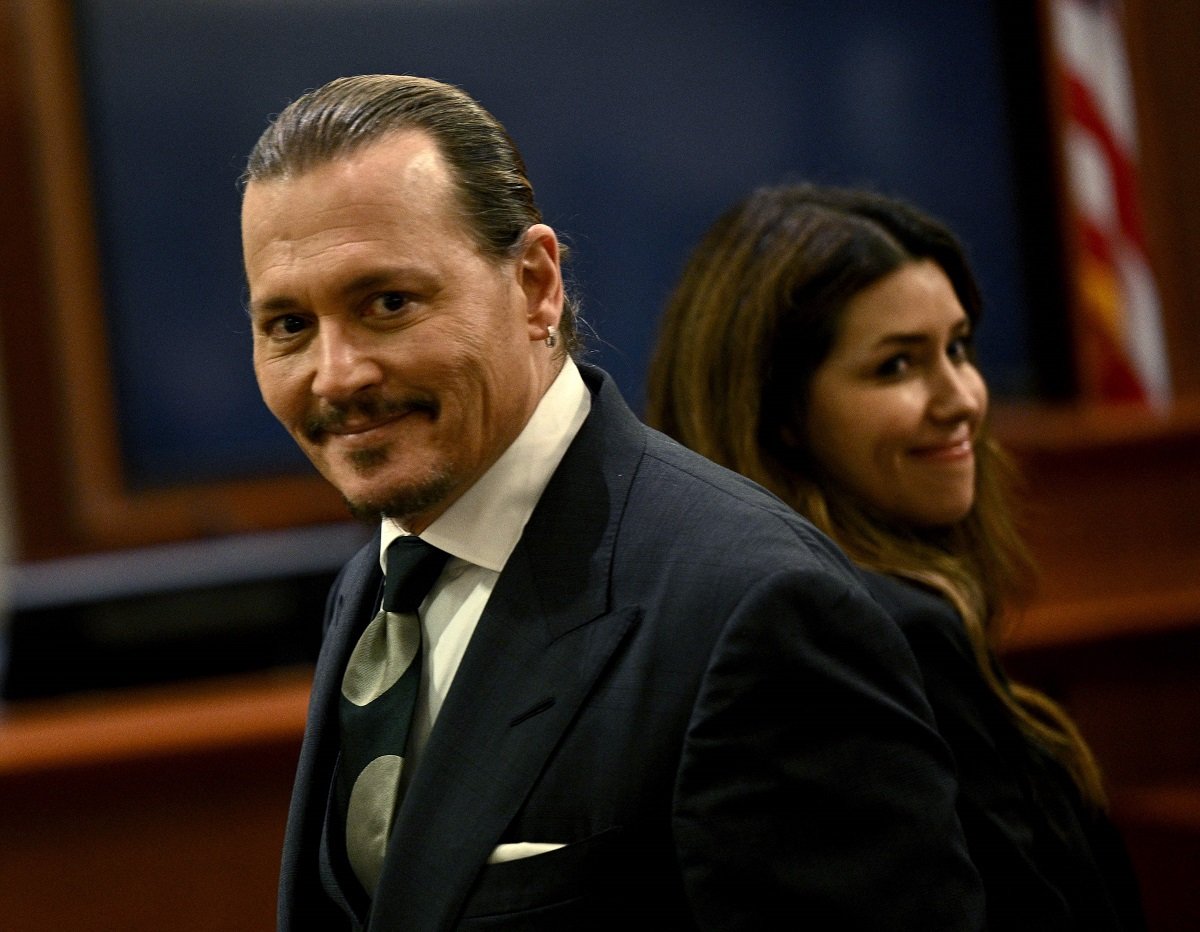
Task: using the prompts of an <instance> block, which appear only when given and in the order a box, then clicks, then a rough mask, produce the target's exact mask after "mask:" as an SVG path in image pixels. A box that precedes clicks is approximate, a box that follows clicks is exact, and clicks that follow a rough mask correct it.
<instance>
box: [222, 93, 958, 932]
mask: <svg viewBox="0 0 1200 932" xmlns="http://www.w3.org/2000/svg"><path fill="white" fill-rule="evenodd" d="M243 245H244V252H245V263H246V274H247V278H248V282H249V288H250V306H249V311H250V315H251V319H252V321H253V330H254V365H255V370H256V373H257V376H258V380H259V384H260V387H261V389H262V394H263V398H264V399H265V401H266V403H267V405H268V406H269V407H270V409H271V411H272V412H273V413H274V414H275V415H276V416H277V417H278V418H279V420H280V421H281V422H282V424H283V425H284V426H285V427H286V428H287V429H288V430H289V431H290V432H291V434H292V436H293V437H294V438H295V440H296V442H297V443H298V444H299V445H300V447H301V448H302V449H303V450H304V451H305V452H306V453H307V454H308V456H309V457H310V458H311V459H312V461H313V463H314V464H315V465H316V466H317V468H318V469H319V470H320V471H321V472H322V474H323V475H324V476H325V477H326V478H327V479H328V480H329V481H330V482H331V483H332V484H333V485H334V486H336V487H337V488H338V489H339V490H340V491H341V493H342V494H343V496H344V497H345V499H346V501H347V503H348V506H349V508H350V509H351V511H352V512H353V513H355V514H356V515H359V516H360V517H364V518H366V519H368V520H372V521H377V522H378V523H379V535H378V537H377V539H376V540H375V541H373V542H372V543H371V544H370V545H369V546H368V547H367V548H365V549H364V550H363V551H362V552H361V553H360V554H359V555H357V556H356V557H355V558H354V559H353V560H351V562H350V563H349V564H348V565H347V566H346V568H345V569H344V570H343V572H342V574H341V576H340V577H339V579H338V581H337V583H336V584H335V587H334V590H333V592H332V593H331V596H330V599H329V610H328V616H327V619H326V633H325V640H324V644H323V647H322V651H321V656H320V659H319V661H318V665H317V670H316V674H315V678H314V686H313V694H312V699H311V706H310V713H309V721H308V727H307V730H306V734H305V739H304V746H303V749H302V752H301V761H300V767H299V770H298V774H297V778H296V785H295V790H294V794H293V800H292V807H291V812H290V814H289V821H288V828H287V836H286V840H285V850H284V861H283V870H282V877H281V886H280V904H279V909H280V913H279V923H280V928H282V929H322V930H325V929H361V928H370V929H405V930H421V929H430V930H432V929H447V928H459V927H476V926H483V925H487V926H488V927H489V928H522V929H572V930H574V929H585V928H600V927H604V928H631V927H646V928H656V929H657V928H672V929H676V928H706V929H734V928H739V929H742V928H744V929H759V928H771V927H776V926H780V925H785V924H787V925H796V926H803V927H806V928H839V929H850V928H854V929H864V928H878V929H889V930H903V929H921V930H927V929H939V930H953V929H965V928H976V927H978V925H979V922H980V918H979V917H980V915H981V904H980V902H979V900H980V892H979V882H978V878H977V876H976V874H975V872H974V868H973V867H972V866H971V864H970V862H969V861H968V859H967V857H966V854H965V846H964V843H963V840H962V835H961V828H960V826H959V824H958V821H957V818H956V816H955V814H954V798H953V787H954V782H953V776H952V774H951V772H950V758H949V755H948V753H947V751H946V748H945V747H944V745H943V744H942V743H941V740H940V739H939V738H938V736H937V734H936V732H935V730H934V728H933V726H932V722H931V715H930V712H929V709H928V705H927V703H926V702H925V700H924V698H923V694H922V690H921V686H920V681H919V675H918V673H917V670H916V665H915V662H914V660H913V657H912V655H911V653H910V652H909V650H908V648H907V646H906V644H905V642H904V639H903V637H902V636H901V634H900V633H899V631H898V630H897V629H896V628H895V627H894V626H893V625H892V624H891V622H889V621H888V620H887V619H886V617H885V616H884V615H883V613H882V612H881V610H880V609H879V608H878V607H877V606H876V605H875V604H874V603H873V602H872V601H871V600H870V599H869V597H867V596H866V595H865V593H864V591H863V590H862V589H861V588H860V586H859V583H858V582H857V581H856V578H855V576H854V574H853V572H852V571H851V569H850V567H849V565H848V564H847V562H846V560H845V558H844V557H843V556H842V554H841V553H840V552H839V551H838V550H837V549H836V548H834V547H833V545H831V544H830V543H829V542H828V541H827V540H826V539H825V538H824V537H822V536H821V535H819V534H818V533H817V532H815V531H814V530H813V529H812V527H811V526H809V525H808V524H806V523H805V522H804V521H803V520H801V519H800V518H798V517H797V516H795V515H794V514H793V513H792V512H791V511H789V510H788V509H787V508H786V507H784V506H783V505H782V504H781V503H780V502H778V501H777V500H776V499H774V498H773V497H771V496H769V495H768V494H766V493H765V492H763V491H762V490H761V489H759V488H758V487H757V486H754V485H753V484H751V483H748V482H746V481H745V480H742V479H740V478H738V477H736V476H735V475H733V474H732V473H729V472H727V471H725V470H723V469H721V468H719V467H716V466H714V465H713V464H711V463H709V462H708V461H706V460H703V459H701V458H699V457H697V456H695V455H693V454H691V453H689V452H687V451H685V450H684V449H683V448H681V447H679V446H678V445H676V444H674V443H672V442H670V441H668V440H666V439H665V438H664V437H662V436H661V435H659V434H657V433H655V432H653V431H650V430H648V429H646V428H645V427H644V426H643V425H641V424H640V423H639V422H638V421H637V420H636V418H634V416H633V415H632V414H631V412H630V411H629V409H628V408H627V407H626V406H625V404H624V403H623V401H622V400H621V398H620V396H619V394H618V393H617V391H616V389H615V387H614V386H613V384H612V383H611V381H610V379H609V378H608V377H607V376H606V375H605V374H604V373H603V372H601V371H599V370H597V369H595V368H592V367H589V366H586V365H583V364H577V363H576V362H575V361H574V359H573V354H574V352H575V351H576V349H577V339H576V321H575V316H574V309H573V306H572V304H571V302H570V300H569V299H568V298H567V296H565V295H564V289H563V284H562V274H561V255H560V247H559V245H558V241H557V238H556V236H555V233H554V231H553V230H552V229H551V228H550V227H548V226H546V225H545V224H544V223H543V222H542V218H541V216H540V213H539V212H538V209H537V206H536V203H535V201H534V197H533V189H532V186H531V185H530V183H529V181H528V179H527V178H526V176H525V170H524V166H523V164H522V162H521V158H520V155H519V154H518V153H517V151H516V149H515V147H514V146H513V145H512V142H511V140H509V138H508V136H507V135H506V134H505V132H504V130H503V128H502V127H501V126H500V125H499V123H497V122H496V121H495V119H494V118H493V117H492V116H491V115H490V114H488V113H487V112H486V111H484V110H483V109H482V108H481V107H479V105H478V104H477V103H475V101H473V100H472V99H471V98H470V97H468V96H467V95H465V94H463V93H462V92H461V91H459V90H458V89H456V88H453V87H450V86H447V85H444V84H440V83H438V82H435V81H430V80H427V79H421V78H413V77H404V76H388V75H374V76H362V77H357V78H347V79H340V80H338V81H334V82H332V83H330V84H329V85H326V86H325V87H323V88H320V89H318V90H316V91H314V92H311V93H310V94H307V95H305V96H304V97H301V98H300V99H299V100H297V101H296V102H295V103H293V104H292V105H291V106H289V107H288V108H287V109H286V110H285V111H284V112H283V113H282V114H281V115H280V116H279V117H278V118H277V119H276V120H275V121H274V122H273V123H272V125H271V126H270V127H269V128H268V129H267V130H266V132H265V133H264V134H263V136H262V138H261V139H260V140H259V142H258V144H257V146H256V147H255V149H254V151H253V153H252V154H251V156H250V160H249V163H248V167H247V171H246V187H245V196H244V202H243ZM409 552H411V553H413V557H412V560H411V562H412V563H414V564H415V565H416V569H413V570H411V571H410V570H408V569H407V568H405V567H402V565H401V564H402V562H403V560H404V559H406V558H403V557H401V556H398V554H402V553H409ZM414 580H416V581H414Z"/></svg>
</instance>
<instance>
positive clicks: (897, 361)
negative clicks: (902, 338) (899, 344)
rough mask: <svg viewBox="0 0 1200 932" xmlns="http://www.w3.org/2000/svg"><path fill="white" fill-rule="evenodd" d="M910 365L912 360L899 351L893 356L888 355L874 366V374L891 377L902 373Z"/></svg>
mask: <svg viewBox="0 0 1200 932" xmlns="http://www.w3.org/2000/svg"><path fill="white" fill-rule="evenodd" d="M911 366H912V360H911V359H909V357H908V355H907V354H904V353H900V354H897V355H895V356H889V357H888V358H887V359H885V360H884V361H883V362H882V363H880V364H879V365H878V366H877V367H876V368H875V374H876V375H878V376H882V377H883V378H891V377H894V376H898V375H904V373H906V372H907V371H908V370H909V368H910V367H911Z"/></svg>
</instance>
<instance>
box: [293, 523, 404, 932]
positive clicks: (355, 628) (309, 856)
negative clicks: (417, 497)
mask: <svg viewBox="0 0 1200 932" xmlns="http://www.w3.org/2000/svg"><path fill="white" fill-rule="evenodd" d="M381 578H382V573H381V571H380V569H379V538H378V536H376V537H375V538H374V539H373V540H372V542H371V543H368V544H367V545H366V546H364V547H363V548H362V550H360V551H359V552H358V553H357V554H356V555H355V556H354V558H353V559H352V560H351V561H350V562H349V563H348V564H347V565H346V568H345V570H344V571H343V573H342V575H341V577H340V578H339V580H338V582H337V583H336V585H335V588H334V594H333V596H332V598H333V599H335V601H334V602H333V604H332V605H331V606H330V612H329V618H330V623H329V628H328V630H327V631H326V633H325V637H324V640H323V641H322V644H321V653H320V656H319V657H318V658H317V667H316V671H315V672H314V675H313V688H312V693H311V694H310V696H309V701H308V721H307V723H306V725H305V729H304V743H303V745H302V746H301V750H300V761H299V764H298V766H297V769H296V781H295V786H294V787H293V790H292V802H291V810H290V812H289V814H288V823H287V824H288V828H287V837H286V839H285V841H284V853H283V870H282V873H281V884H280V903H281V906H283V907H284V908H290V909H291V910H292V914H293V915H297V916H303V915H306V914H307V913H308V911H309V910H310V909H313V908H314V907H312V906H311V905H310V903H311V901H312V900H313V899H314V898H317V897H319V896H320V892H321V891H320V890H319V889H314V888H313V886H314V885H312V884H311V883H310V884H309V886H308V887H307V888H305V889H293V887H292V879H293V878H296V877H304V878H312V877H315V876H316V873H315V871H316V869H317V868H316V862H317V859H318V858H319V856H320V849H321V839H322V832H323V828H324V824H325V814H326V808H327V806H326V804H327V800H328V792H327V790H328V787H329V786H330V785H331V783H332V781H333V774H334V768H335V766H336V764H337V757H338V730H337V708H338V704H337V699H338V695H339V693H340V691H341V683H342V670H343V669H344V668H345V665H346V661H347V660H348V658H349V655H350V651H351V649H352V648H353V645H354V640H355V637H356V635H357V634H358V632H359V631H360V630H361V624H360V623H361V621H362V620H363V619H365V618H366V617H367V615H368V613H370V612H371V610H372V608H373V605H372V604H371V603H373V602H374V600H375V599H376V598H377V597H378V593H379V584H380V581H381ZM300 859H306V860H309V861H310V864H309V865H307V866H305V867H303V868H302V867H300V866H299V865H298V863H297V862H298V861H299V860H300Z"/></svg>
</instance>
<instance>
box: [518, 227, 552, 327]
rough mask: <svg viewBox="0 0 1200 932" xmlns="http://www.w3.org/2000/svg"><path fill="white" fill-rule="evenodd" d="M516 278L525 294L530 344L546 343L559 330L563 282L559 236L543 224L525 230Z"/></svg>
mask: <svg viewBox="0 0 1200 932" xmlns="http://www.w3.org/2000/svg"><path fill="white" fill-rule="evenodd" d="M517 277H518V281H519V282H520V285H521V290H522V291H523V292H524V293H525V308H526V310H525V319H526V322H527V323H528V326H529V339H530V340H531V341H537V340H545V339H546V337H547V336H549V335H550V328H551V327H553V328H555V329H557V328H558V321H559V318H561V317H562V311H563V282H562V268H561V265H560V258H559V249H558V237H557V236H556V235H555V233H554V231H553V230H552V229H550V227H548V226H546V224H544V223H535V224H534V225H533V226H531V227H530V228H529V229H528V230H526V231H525V240H524V244H523V245H522V247H521V255H520V257H519V258H518V260H517Z"/></svg>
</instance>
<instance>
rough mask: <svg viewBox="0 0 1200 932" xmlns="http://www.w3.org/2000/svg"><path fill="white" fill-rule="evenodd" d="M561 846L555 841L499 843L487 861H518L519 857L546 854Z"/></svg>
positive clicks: (495, 862) (500, 862) (491, 862)
mask: <svg viewBox="0 0 1200 932" xmlns="http://www.w3.org/2000/svg"><path fill="white" fill-rule="evenodd" d="M561 847H563V846H562V845H561V844H559V843H558V842H553V841H517V842H513V843H512V844H508V845H497V846H496V850H495V851H493V852H492V853H491V854H489V855H488V859H487V862H488V863H489V864H502V863H503V862H505V861H516V860H517V859H518V858H531V857H533V856H534V855H535V854H545V853H546V852H547V851H553V850H554V849H556V848H561Z"/></svg>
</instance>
